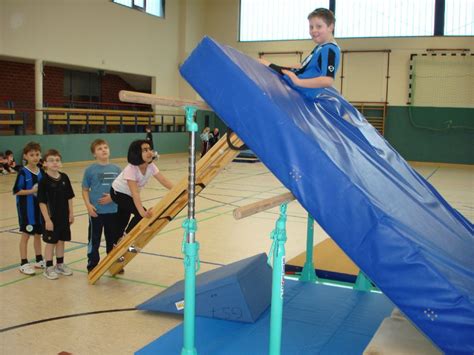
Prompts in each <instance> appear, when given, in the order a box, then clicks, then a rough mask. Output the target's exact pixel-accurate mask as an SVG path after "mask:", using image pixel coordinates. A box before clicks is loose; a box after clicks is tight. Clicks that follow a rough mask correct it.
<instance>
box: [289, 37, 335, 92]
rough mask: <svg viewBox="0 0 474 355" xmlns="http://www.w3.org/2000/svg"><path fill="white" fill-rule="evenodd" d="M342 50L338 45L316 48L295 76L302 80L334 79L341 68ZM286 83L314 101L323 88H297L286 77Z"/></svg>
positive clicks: (330, 44)
mask: <svg viewBox="0 0 474 355" xmlns="http://www.w3.org/2000/svg"><path fill="white" fill-rule="evenodd" d="M340 55H341V50H340V48H339V46H338V45H337V44H336V43H332V42H330V43H324V44H321V45H318V46H316V48H314V49H313V51H312V52H311V54H310V55H309V56H308V57H306V59H305V60H304V61H303V63H302V64H301V69H298V70H296V71H295V74H296V75H297V76H298V77H299V78H301V79H310V78H317V77H320V76H329V77H331V78H333V79H335V77H336V72H337V69H338V67H339V57H340ZM285 79H286V81H287V82H288V83H289V84H290V85H291V86H292V87H293V88H295V89H296V90H298V91H299V92H301V93H302V94H303V95H305V96H306V97H308V98H311V99H314V98H315V97H316V96H317V95H318V94H319V93H321V91H322V90H323V89H322V88H303V87H300V86H296V85H294V84H293V82H292V81H291V80H290V79H289V78H288V77H287V76H285Z"/></svg>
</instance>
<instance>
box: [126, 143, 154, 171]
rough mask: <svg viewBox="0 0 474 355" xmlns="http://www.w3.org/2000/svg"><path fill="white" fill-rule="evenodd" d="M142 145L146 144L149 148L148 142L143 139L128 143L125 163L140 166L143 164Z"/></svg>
mask: <svg viewBox="0 0 474 355" xmlns="http://www.w3.org/2000/svg"><path fill="white" fill-rule="evenodd" d="M143 144H147V145H148V146H150V142H149V141H147V140H144V139H138V140H136V141H133V142H132V143H130V147H128V154H127V161H128V162H129V163H130V164H132V165H141V164H143V163H144V162H145V161H144V160H143V158H142V145H143ZM150 148H151V146H150Z"/></svg>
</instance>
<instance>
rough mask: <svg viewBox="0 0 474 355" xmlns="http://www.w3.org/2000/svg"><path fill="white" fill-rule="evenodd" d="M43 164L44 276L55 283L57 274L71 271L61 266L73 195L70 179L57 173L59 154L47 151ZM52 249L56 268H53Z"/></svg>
mask: <svg viewBox="0 0 474 355" xmlns="http://www.w3.org/2000/svg"><path fill="white" fill-rule="evenodd" d="M44 165H45V167H46V169H47V170H46V174H45V176H44V178H43V179H42V180H41V181H40V183H39V186H38V201H39V206H40V209H41V214H42V215H43V218H44V225H45V230H44V233H43V241H44V242H45V243H46V247H45V250H44V255H45V258H46V269H45V271H44V273H43V275H44V276H45V277H46V278H48V279H50V280H55V279H57V278H58V274H62V275H66V276H70V275H72V270H71V269H70V268H69V267H68V266H67V265H66V264H64V242H67V241H70V240H71V228H70V225H71V224H72V223H74V213H73V209H72V199H73V198H74V192H73V190H72V186H71V182H70V181H69V177H68V176H67V175H66V174H65V173H62V172H60V171H59V169H60V168H61V154H60V153H59V152H58V151H57V150H55V149H50V150H48V151H47V152H46V154H45V156H44ZM55 250H56V267H54V266H53V254H54V251H55Z"/></svg>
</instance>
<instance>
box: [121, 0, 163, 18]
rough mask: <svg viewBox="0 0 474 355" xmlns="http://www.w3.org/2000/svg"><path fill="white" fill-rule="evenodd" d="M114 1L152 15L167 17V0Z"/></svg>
mask: <svg viewBox="0 0 474 355" xmlns="http://www.w3.org/2000/svg"><path fill="white" fill-rule="evenodd" d="M112 2H114V3H116V4H119V5H123V6H127V7H130V8H133V9H136V10H139V11H144V12H146V13H147V14H150V15H154V16H158V17H165V0H112Z"/></svg>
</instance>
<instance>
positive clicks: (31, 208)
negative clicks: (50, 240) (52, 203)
mask: <svg viewBox="0 0 474 355" xmlns="http://www.w3.org/2000/svg"><path fill="white" fill-rule="evenodd" d="M40 158H41V146H40V145H39V144H38V143H36V142H29V143H28V144H27V145H26V146H25V147H24V148H23V159H24V160H25V162H26V164H25V166H23V168H22V169H21V170H20V171H19V172H18V175H17V177H16V181H15V185H13V194H14V195H15V196H16V208H17V212H18V222H19V225H20V232H21V238H20V258H21V264H20V272H22V273H23V274H25V275H34V274H35V269H34V268H38V269H44V267H45V263H44V260H43V255H42V253H41V233H42V232H43V226H42V223H41V222H42V221H41V212H40V208H39V204H38V198H37V196H36V194H37V192H38V183H39V182H40V181H41V179H42V178H43V177H44V175H45V173H44V171H43V169H41V168H39V167H38V162H39V161H40ZM31 236H34V240H33V246H34V248H35V254H36V262H35V263H34V264H29V263H28V257H27V254H28V241H29V240H30V237H31Z"/></svg>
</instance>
